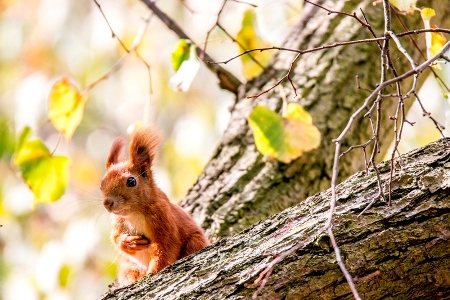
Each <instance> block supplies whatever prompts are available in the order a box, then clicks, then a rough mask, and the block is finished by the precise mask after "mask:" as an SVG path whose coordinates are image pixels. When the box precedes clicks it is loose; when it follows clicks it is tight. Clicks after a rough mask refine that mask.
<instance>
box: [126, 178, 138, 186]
mask: <svg viewBox="0 0 450 300" xmlns="http://www.w3.org/2000/svg"><path fill="white" fill-rule="evenodd" d="M133 186H136V179H134V177H128V179H127V187H133Z"/></svg>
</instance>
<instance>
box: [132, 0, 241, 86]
mask: <svg viewBox="0 0 450 300" xmlns="http://www.w3.org/2000/svg"><path fill="white" fill-rule="evenodd" d="M141 1H142V2H143V3H144V4H145V5H147V7H148V8H149V9H150V10H151V11H152V12H153V13H154V14H155V15H156V16H157V17H158V18H159V19H160V20H161V21H162V22H163V23H164V24H166V26H167V27H168V28H169V29H170V30H172V31H173V32H174V33H175V34H176V35H177V36H178V37H179V38H180V39H189V40H191V41H192V42H193V44H195V43H194V41H193V40H192V39H191V38H189V36H188V35H187V34H186V33H185V32H184V31H183V30H182V29H181V27H180V26H179V25H178V24H177V23H176V22H175V21H173V20H172V19H171V18H170V17H169V16H167V15H166V14H165V13H164V12H163V11H161V10H160V9H159V8H158V7H157V6H156V4H155V2H154V1H152V0H141ZM196 51H197V55H198V56H199V57H201V58H203V62H205V63H206V62H209V61H214V60H213V59H212V58H211V57H210V56H209V55H208V53H206V52H204V51H203V49H202V48H200V47H196ZM206 67H207V68H208V69H210V70H211V71H212V72H213V73H215V74H216V75H217V77H218V79H219V86H220V87H221V88H223V89H226V90H228V91H230V92H232V93H234V94H236V93H237V89H238V87H239V86H240V85H242V82H241V81H240V80H239V79H237V78H236V76H234V75H233V74H232V73H230V72H229V71H227V70H226V69H224V68H222V67H220V66H218V65H217V64H208V63H207V64H206Z"/></svg>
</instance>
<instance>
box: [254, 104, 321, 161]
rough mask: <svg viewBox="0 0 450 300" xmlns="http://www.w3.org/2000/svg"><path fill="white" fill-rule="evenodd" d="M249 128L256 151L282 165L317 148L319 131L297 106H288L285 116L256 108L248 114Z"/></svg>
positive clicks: (266, 109)
mask: <svg viewBox="0 0 450 300" xmlns="http://www.w3.org/2000/svg"><path fill="white" fill-rule="evenodd" d="M249 125H250V128H251V129H252V131H253V137H254V139H255V144H256V148H257V149H258V151H259V152H260V153H261V154H263V155H267V156H269V157H273V158H276V159H277V160H279V161H281V162H284V163H290V162H291V161H292V160H294V159H296V158H298V157H300V156H301V155H302V154H303V153H304V152H307V151H310V150H313V149H316V148H317V147H319V145H320V139H321V135H320V131H319V130H318V129H317V127H315V126H314V124H313V123H312V118H311V115H310V114H309V113H308V112H307V111H305V110H304V109H303V107H301V106H300V105H299V104H297V103H289V104H288V106H287V110H286V114H285V116H280V115H279V114H277V113H275V112H274V111H272V110H270V109H269V108H267V107H265V106H257V107H256V108H255V109H254V110H253V112H252V113H251V114H250V117H249Z"/></svg>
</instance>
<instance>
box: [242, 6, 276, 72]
mask: <svg viewBox="0 0 450 300" xmlns="http://www.w3.org/2000/svg"><path fill="white" fill-rule="evenodd" d="M256 27H257V24H256V14H255V11H254V10H253V9H248V10H247V11H245V13H244V17H243V19H242V27H241V30H240V31H239V32H238V34H237V36H236V41H237V42H238V45H239V50H240V51H242V52H244V51H246V50H251V49H257V48H264V47H268V46H269V44H268V43H266V42H265V41H264V40H263V39H262V38H261V37H260V36H259V35H258V32H257V29H256ZM250 55H251V56H250ZM252 57H253V59H252ZM271 57H272V54H271V53H270V51H254V52H251V53H250V54H246V55H242V56H241V61H242V73H243V74H244V76H245V77H246V78H247V79H251V78H253V77H256V76H258V75H259V74H260V73H261V72H262V71H263V68H262V67H261V66H263V67H264V66H266V65H267V63H268V62H269V60H270V58H271ZM254 60H256V61H258V62H259V64H260V65H261V66H260V65H258V64H257V63H255V61H254Z"/></svg>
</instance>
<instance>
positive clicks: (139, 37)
mask: <svg viewBox="0 0 450 300" xmlns="http://www.w3.org/2000/svg"><path fill="white" fill-rule="evenodd" d="M151 16H152V13H151V12H149V13H148V14H147V15H146V16H145V18H144V21H143V23H142V25H141V27H140V28H139V30H138V32H137V34H136V37H135V38H134V40H133V44H132V45H131V47H130V49H129V51H128V52H127V53H125V54H124V55H122V57H121V58H120V59H119V60H118V61H117V62H116V63H115V64H114V65H113V66H112V67H111V68H110V69H109V70H108V72H106V73H105V74H104V75H103V76H102V77H100V78H98V79H97V80H95V81H94V82H92V83H90V84H89V85H88V86H87V87H86V88H85V89H84V91H83V92H82V93H87V92H89V90H91V89H92V88H93V87H94V86H96V85H97V84H98V83H99V82H101V81H103V80H105V79H107V78H108V77H109V76H111V75H112V74H114V73H115V72H117V70H119V69H120V68H121V67H122V66H123V64H124V63H125V62H126V61H127V60H128V58H129V57H130V55H131V54H132V53H133V52H135V51H136V49H137V47H138V46H139V44H140V43H141V40H142V37H143V36H144V33H145V31H146V30H147V27H148V24H149V22H150V17H151Z"/></svg>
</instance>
